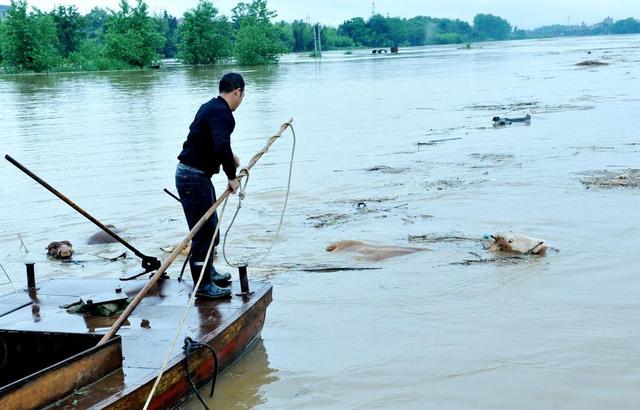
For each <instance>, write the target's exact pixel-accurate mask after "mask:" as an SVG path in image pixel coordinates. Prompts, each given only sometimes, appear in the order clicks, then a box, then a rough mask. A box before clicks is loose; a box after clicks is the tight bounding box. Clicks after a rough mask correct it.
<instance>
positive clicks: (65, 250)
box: [45, 241, 73, 259]
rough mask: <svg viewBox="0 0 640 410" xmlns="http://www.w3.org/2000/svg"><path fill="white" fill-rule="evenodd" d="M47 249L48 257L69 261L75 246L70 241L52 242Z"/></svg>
mask: <svg viewBox="0 0 640 410" xmlns="http://www.w3.org/2000/svg"><path fill="white" fill-rule="evenodd" d="M45 249H46V250H47V255H49V256H51V257H53V258H56V259H69V258H71V255H73V245H71V242H69V241H60V242H51V243H50V244H49V246H47V247H46V248H45Z"/></svg>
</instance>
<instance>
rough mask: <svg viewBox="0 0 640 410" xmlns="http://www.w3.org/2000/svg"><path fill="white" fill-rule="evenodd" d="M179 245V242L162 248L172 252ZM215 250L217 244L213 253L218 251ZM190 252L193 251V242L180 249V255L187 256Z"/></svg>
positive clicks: (164, 250)
mask: <svg viewBox="0 0 640 410" xmlns="http://www.w3.org/2000/svg"><path fill="white" fill-rule="evenodd" d="M178 245H179V244H176V245H171V246H165V247H164V248H160V250H161V251H163V252H166V253H171V252H173V251H174V250H175V249H176V247H177V246H178ZM215 250H216V248H215V246H214V247H213V253H214V254H215V253H216V252H215ZM189 252H191V242H189V243H188V244H187V246H185V247H184V248H182V250H181V251H180V255H183V256H187V255H188V254H189Z"/></svg>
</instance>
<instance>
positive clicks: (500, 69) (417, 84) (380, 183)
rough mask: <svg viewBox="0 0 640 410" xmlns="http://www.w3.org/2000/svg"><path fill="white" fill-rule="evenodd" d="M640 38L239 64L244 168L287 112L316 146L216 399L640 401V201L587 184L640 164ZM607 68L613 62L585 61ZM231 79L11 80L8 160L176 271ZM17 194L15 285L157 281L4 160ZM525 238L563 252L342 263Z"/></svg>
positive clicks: (4, 184)
mask: <svg viewBox="0 0 640 410" xmlns="http://www.w3.org/2000/svg"><path fill="white" fill-rule="evenodd" d="M638 44H640V36H614V37H598V38H578V39H559V40H538V41H520V42H513V43H488V44H481V45H480V46H479V47H478V48H476V49H472V50H459V49H458V48H457V47H455V46H443V47H424V48H415V49H403V50H401V53H400V54H399V55H397V56H392V55H384V56H375V57H372V56H371V55H370V54H369V53H368V52H367V51H366V50H365V51H356V52H354V53H353V54H352V55H345V54H343V53H341V52H331V53H326V54H325V57H324V58H323V60H322V62H314V61H311V60H310V59H309V58H307V57H305V56H297V55H293V56H286V57H285V58H283V61H282V63H281V64H280V65H279V66H277V67H260V68H246V67H240V68H238V69H239V70H241V71H242V72H243V74H244V76H245V78H246V80H247V95H246V98H245V101H244V103H243V105H242V106H241V107H240V109H239V110H238V111H237V113H236V119H237V123H238V125H237V128H236V132H235V133H234V136H233V146H234V149H235V151H236V152H237V153H238V154H239V156H240V158H241V159H243V160H245V161H246V160H248V159H249V157H250V156H251V155H253V153H254V152H256V151H257V150H258V149H260V148H261V147H262V146H263V144H264V141H265V139H266V137H267V136H268V135H270V134H271V133H273V132H274V131H275V130H276V129H277V128H278V126H279V125H280V124H281V122H283V121H284V120H286V119H287V118H289V117H290V116H293V117H294V118H295V123H294V124H295V127H296V131H297V133H298V141H297V142H298V145H297V154H296V157H295V163H294V176H293V184H292V192H291V197H290V200H289V210H288V213H287V217H286V221H285V226H284V228H283V231H282V235H281V238H280V240H279V241H278V242H277V244H276V247H275V248H274V251H273V253H272V254H271V255H270V256H269V258H268V259H267V260H265V261H264V263H263V264H262V265H261V266H252V267H251V268H250V271H251V272H252V276H253V277H254V278H257V279H265V280H266V279H268V280H270V281H271V282H272V283H273V285H274V302H273V304H272V305H271V307H270V308H269V310H268V313H267V322H266V324H265V328H264V331H263V335H262V339H261V340H260V341H259V342H258V344H257V345H256V346H255V348H254V349H253V350H251V351H250V352H249V353H248V354H247V355H246V356H245V357H244V358H243V359H242V360H240V361H239V362H238V363H236V364H235V366H234V367H233V368H231V369H230V370H229V371H227V372H226V373H224V374H223V375H222V376H221V377H220V379H219V381H218V385H217V389H216V397H215V398H214V399H213V400H212V401H211V404H212V405H213V406H214V407H215V408H264V409H282V408H323V409H324V408H416V409H417V408H440V409H445V408H451V409H461V408H492V409H496V408H500V409H512V408H530V409H538V408H571V409H601V408H620V409H622V408H625V409H635V408H638V407H640V390H639V389H638V385H639V384H640V348H639V347H638V340H639V339H640V313H639V312H640V302H639V299H638V295H639V294H640V278H639V276H638V262H639V261H640V256H639V253H638V252H639V251H638V249H640V241H639V239H638V238H640V212H638V204H639V203H640V190H638V189H631V188H624V187H621V188H613V189H611V188H609V189H598V187H593V188H590V189H586V187H585V185H584V184H583V183H581V181H582V179H583V178H584V175H585V173H589V172H592V171H598V172H601V171H610V172H615V173H622V172H625V171H624V170H628V169H637V168H640V163H639V159H640V148H639V145H638V144H639V143H640V133H639V132H638V129H640V116H639V115H638V113H639V112H640V81H639V77H640V66H639V65H638V61H640V48H639V47H638ZM587 51H592V54H590V55H589V54H587ZM594 58H597V59H599V60H602V61H606V62H608V63H610V64H609V65H607V66H598V67H578V66H576V65H575V64H576V63H578V62H580V61H583V60H587V59H594ZM228 69H229V67H218V68H214V69H211V68H171V69H164V70H160V71H153V72H151V71H149V72H124V73H82V74H56V75H37V76H15V77H10V76H0V127H1V131H0V133H1V135H2V137H1V140H0V147H1V148H2V149H1V150H0V151H1V152H0V153H2V154H3V155H4V154H5V153H8V154H11V155H12V156H13V157H14V158H16V159H17V160H18V161H21V162H23V163H24V164H25V165H26V166H28V167H30V168H31V169H32V170H33V171H34V172H36V173H38V174H39V175H40V176H41V177H42V178H44V179H45V180H47V181H48V182H49V183H51V184H52V185H53V186H55V187H57V188H58V189H60V190H61V191H62V192H64V193H65V194H67V195H68V196H69V197H70V198H72V199H73V200H75V201H76V202H77V203H78V204H79V205H81V206H83V207H84V208H85V209H87V210H88V211H89V212H91V213H92V214H94V215H95V216H96V217H98V219H100V220H102V221H103V222H105V223H111V224H114V225H115V226H117V227H118V228H120V229H121V230H122V232H123V233H122V235H123V236H124V237H125V238H126V239H128V240H130V241H131V242H132V243H133V244H134V245H136V246H137V247H139V248H140V249H141V250H142V251H143V252H146V253H149V254H153V255H157V256H163V257H164V256H165V255H163V253H162V252H161V251H160V249H159V248H160V247H165V246H167V245H171V244H174V243H177V242H178V241H179V240H180V239H181V237H182V236H183V235H184V234H185V233H186V229H185V228H186V226H185V223H184V222H183V216H182V214H181V209H180V208H179V206H178V204H177V202H176V201H175V200H174V199H172V198H171V197H169V196H168V195H166V194H165V193H164V192H163V191H162V189H163V188H164V187H168V188H171V189H173V173H174V168H175V164H176V160H175V157H176V155H177V153H178V151H179V149H180V146H181V143H182V141H183V138H184V137H185V135H186V131H187V127H188V125H189V123H190V121H191V119H192V118H193V115H194V113H195V111H196V109H197V107H198V106H199V105H200V104H201V103H203V102H204V101H206V100H207V99H208V98H210V97H211V96H212V95H214V89H215V86H216V79H217V78H218V77H219V76H220V74H221V73H222V72H223V71H225V70H228ZM525 114H531V115H532V120H531V124H530V125H522V124H514V125H511V126H507V127H502V128H495V129H494V128H493V127H491V119H492V117H493V116H495V115H498V116H506V117H510V116H511V117H517V116H521V115H525ZM433 140H439V141H438V143H434V144H426V145H425V144H420V145H419V144H418V143H420V142H422V143H428V142H430V141H433ZM599 147H600V148H602V149H600V148H599ZM603 147H605V148H606V149H604V148H603ZM290 148H291V136H290V134H288V133H287V134H286V136H285V137H284V138H283V139H282V140H280V141H278V142H277V143H276V144H275V145H274V146H273V148H272V149H271V151H270V152H269V153H268V154H267V155H266V156H265V157H264V158H263V159H262V160H261V161H260V163H259V165H258V166H256V168H255V169H254V171H253V173H252V176H251V179H250V182H249V187H248V191H247V193H248V195H247V199H246V200H245V204H244V205H243V208H242V211H241V216H240V217H239V220H238V222H237V224H236V226H235V227H234V229H233V230H232V231H231V233H230V236H229V242H228V244H227V248H228V249H227V250H228V252H229V258H230V259H231V260H232V262H238V261H241V260H248V261H249V262H251V261H252V260H257V259H258V258H260V257H261V255H262V254H263V252H264V251H265V249H266V247H267V246H268V244H269V241H270V239H271V236H272V234H273V232H274V230H275V229H276V226H277V221H278V217H279V211H280V208H279V207H280V206H281V205H282V200H283V195H284V189H285V186H286V171H287V165H288V157H289V154H290ZM391 171H393V172H391ZM214 182H215V184H216V187H217V188H218V189H219V190H221V189H223V188H224V178H221V177H219V176H218V177H216V178H214ZM0 198H1V199H2V205H1V210H2V212H0V264H2V266H3V267H4V269H5V270H6V271H7V273H8V274H9V275H10V277H11V279H12V281H13V282H14V285H13V286H15V287H17V288H21V287H22V286H24V282H25V276H24V267H23V263H24V262H25V261H26V260H33V261H35V262H36V263H37V265H36V266H37V268H36V270H37V275H38V278H47V277H76V278H78V280H82V278H84V277H110V276H119V275H122V274H124V273H126V272H131V271H133V270H135V269H136V268H137V267H138V262H137V261H136V259H135V257H134V256H133V255H132V254H131V253H130V252H129V257H128V258H127V259H125V260H123V261H122V260H121V261H117V262H112V263H109V262H106V261H103V260H101V259H99V258H98V257H97V256H95V255H100V256H117V255H119V254H120V253H122V252H123V251H124V249H123V248H122V247H121V246H119V245H117V244H109V245H92V246H88V245H85V243H84V241H85V240H86V238H87V237H89V236H90V235H91V234H92V233H94V232H95V228H94V227H93V226H92V225H91V224H90V223H89V222H87V221H86V220H84V219H83V218H82V217H80V216H79V215H77V214H76V213H75V212H74V211H73V210H71V209H70V208H68V207H67V206H66V205H64V204H62V203H61V202H60V201H59V200H58V199H56V198H54V197H53V196H52V195H51V194H50V193H48V192H46V191H45V190H43V189H42V188H41V187H39V186H38V185H36V184H35V183H34V182H33V181H31V180H29V179H28V178H27V177H26V176H25V175H23V174H22V173H20V172H19V171H18V170H17V169H15V168H14V167H13V166H11V165H10V164H9V163H7V162H5V161H3V162H2V164H0ZM360 203H364V206H363V205H361V204H360ZM234 209H235V202H232V203H230V205H229V208H228V212H227V216H226V217H225V218H224V220H225V221H226V222H227V223H228V221H229V218H230V216H231V213H230V212H231V211H233V210H234ZM509 230H513V231H516V232H520V233H524V234H528V235H531V236H534V237H537V238H542V239H545V240H546V241H548V242H549V244H550V245H552V246H554V247H556V248H558V249H559V252H557V253H555V252H553V253H550V254H549V255H548V256H547V257H544V258H527V259H526V260H524V261H523V262H519V263H505V264H491V263H482V264H472V265H469V266H464V265H460V264H456V262H460V261H463V260H465V259H475V258H476V256H472V255H471V254H470V252H473V253H476V254H477V255H479V256H481V257H484V258H489V257H491V255H489V254H488V253H487V252H486V251H484V250H483V249H482V246H481V244H480V243H479V242H478V241H476V240H467V241H459V242H456V241H443V242H442V243H424V244H423V245H424V246H425V247H429V248H431V249H433V250H434V251H433V252H421V253H418V254H415V255H411V256H406V257H401V258H395V259H390V260H387V261H383V262H379V263H374V262H369V261H367V260H363V259H361V258H359V257H357V256H355V255H351V254H348V253H327V252H325V251H324V248H325V246H326V245H327V244H328V243H330V242H333V241H336V240H341V239H358V240H370V241H375V242H376V243H380V244H395V245H403V244H406V245H409V244H410V242H409V240H408V238H409V235H412V236H415V235H428V236H429V237H432V236H434V235H436V236H437V235H441V236H459V237H465V238H472V239H475V238H482V236H483V235H484V234H488V233H492V232H496V231H509ZM18 235H20V236H21V237H22V239H23V241H24V243H25V245H26V247H27V249H28V251H29V252H28V253H27V252H25V250H24V248H22V249H21V245H20V241H19V239H18ZM59 240H70V241H71V242H72V243H73V244H74V249H75V251H76V254H75V255H74V259H75V260H76V261H77V263H74V264H67V263H64V264H63V263H60V262H56V261H49V260H48V259H47V258H46V256H45V254H46V252H45V250H44V248H45V247H46V246H47V244H48V243H49V242H51V241H59ZM411 245H416V244H415V243H411ZM181 262H182V259H179V260H178V262H177V263H176V264H175V267H174V268H173V270H172V271H171V274H172V275H173V276H175V275H176V270H177V269H179V266H180V265H181ZM222 265H223V263H222V262H221V261H218V266H222ZM314 267H325V268H326V267H349V268H358V267H376V268H382V269H377V270H350V271H332V270H330V269H329V270H320V271H313V268H314ZM0 274H2V273H1V272H0ZM2 275H3V277H4V274H2ZM5 282H6V279H5ZM1 290H2V291H3V292H11V291H12V285H10V284H5V285H3V286H2V289H1ZM200 407H201V406H200V405H199V404H198V403H197V401H195V400H193V401H190V402H189V403H188V404H187V405H186V406H185V408H188V409H197V408H200Z"/></svg>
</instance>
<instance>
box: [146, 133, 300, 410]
mask: <svg viewBox="0 0 640 410" xmlns="http://www.w3.org/2000/svg"><path fill="white" fill-rule="evenodd" d="M283 125H288V126H289V127H291V132H292V133H293V149H292V151H291V163H290V164H289V181H288V187H287V196H286V198H285V203H284V207H283V209H282V215H281V217H280V226H278V231H277V232H276V237H275V239H274V243H275V240H276V239H277V235H278V234H279V233H280V227H281V226H282V221H283V219H284V211H285V209H286V206H287V201H288V199H289V188H290V186H291V170H292V168H293V154H294V152H295V146H296V145H295V138H296V134H295V131H294V130H293V126H292V125H291V122H285V123H284V124H283ZM278 138H280V136H279V135H273V136H272V137H271V138H270V139H269V143H270V142H272V141H274V140H276V139H278ZM269 143H267V145H266V146H265V148H263V149H262V150H260V151H258V153H256V154H255V155H254V156H253V158H251V161H250V167H251V166H252V165H253V164H255V163H256V162H257V161H258V160H259V159H260V158H261V157H262V156H263V155H264V154H266V153H267V151H268V149H267V148H266V147H268V146H269ZM240 173H244V175H246V178H247V180H246V181H245V184H244V188H246V186H247V181H248V179H249V170H248V169H246V168H243V169H242V170H240ZM244 188H242V191H241V192H240V194H241V195H242V196H241V195H238V198H240V199H239V201H242V199H243V198H244ZM227 202H229V197H228V196H227V198H225V200H224V203H223V204H222V210H221V211H220V217H219V218H218V224H217V225H216V229H215V231H214V232H213V236H212V237H211V243H210V244H209V251H208V252H207V257H206V258H205V260H204V264H203V265H202V269H201V270H200V276H199V277H198V283H196V284H194V288H193V292H192V293H191V297H190V298H189V301H188V302H187V305H186V306H185V309H184V314H183V316H182V320H181V321H180V324H179V326H178V330H177V332H176V335H175V336H174V338H173V341H172V342H171V347H170V348H169V350H168V351H167V354H166V355H165V358H164V362H163V363H162V367H161V368H160V372H159V373H158V377H156V381H155V383H154V384H153V387H152V388H151V391H150V392H149V396H148V397H147V401H146V402H145V404H144V407H143V410H147V409H148V408H149V404H151V399H152V398H153V396H154V395H155V392H156V390H157V389H158V385H159V384H160V379H161V378H162V375H163V374H164V371H165V369H166V368H167V364H168V363H169V360H170V358H171V353H172V352H173V349H174V348H175V346H176V342H177V341H178V336H179V335H180V333H182V329H183V327H184V324H185V322H186V320H187V315H188V314H189V310H190V309H191V307H192V306H193V303H194V301H195V298H196V291H197V289H198V288H199V287H200V283H202V278H203V276H204V270H205V268H206V266H207V264H208V262H209V257H210V256H211V254H212V251H213V244H214V243H215V237H216V236H217V235H218V232H219V231H220V223H221V221H222V217H223V216H224V210H225V209H226V207H227ZM239 210H240V204H238V209H237V210H236V215H234V220H235V217H236V216H237V213H238V211H239ZM232 222H233V221H232ZM228 232H229V229H227V233H228ZM225 241H226V234H225ZM272 248H273V243H272V244H271V247H270V248H269V251H268V252H267V254H266V255H265V256H264V257H265V258H266V256H267V255H268V254H269V253H270V252H271V249H272ZM223 254H224V245H223ZM226 260H227V258H226V256H225V261H226ZM227 263H228V262H227Z"/></svg>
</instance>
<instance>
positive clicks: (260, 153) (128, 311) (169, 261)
mask: <svg viewBox="0 0 640 410" xmlns="http://www.w3.org/2000/svg"><path fill="white" fill-rule="evenodd" d="M292 122H293V118H291V119H290V120H289V121H288V122H286V123H284V124H282V126H280V129H279V130H278V132H276V133H275V134H274V135H273V136H272V137H271V138H269V141H267V145H265V147H264V148H263V149H262V150H260V151H258V153H256V154H255V155H254V156H253V158H251V161H249V165H247V166H246V167H245V168H244V169H245V170H246V171H249V170H250V169H251V168H252V167H253V166H254V165H255V164H256V162H258V160H259V159H260V158H261V157H262V156H263V155H264V154H265V153H266V152H267V151H268V150H269V148H270V147H271V145H272V144H273V143H274V142H275V140H277V139H278V138H280V136H281V135H282V133H283V132H284V131H285V130H286V129H287V128H288V127H289V126H290V125H291V123H292ZM246 175H248V173H247V172H242V171H240V173H239V175H238V180H241V179H242V178H244V177H245V176H246ZM229 194H231V191H230V190H229V188H227V189H226V190H225V191H224V192H223V193H222V195H220V198H218V200H217V201H216V202H214V203H213V205H211V208H209V210H208V211H207V212H205V214H204V215H203V216H202V218H200V220H199V221H198V223H197V224H196V225H195V226H194V227H193V229H191V231H189V233H188V234H187V236H186V237H185V238H184V239H183V240H182V242H180V243H179V244H178V245H177V246H176V248H175V249H174V250H173V252H171V254H170V255H169V257H168V258H167V259H165V260H164V262H162V266H160V268H159V269H158V270H157V272H156V273H154V274H153V276H152V277H151V279H149V282H147V284H146V285H145V286H144V287H143V288H142V289H141V290H140V292H138V294H137V295H136V296H135V297H134V298H133V300H132V301H131V303H129V305H128V306H127V308H126V309H125V310H124V311H123V312H122V314H120V317H118V319H117V320H116V321H115V323H114V324H113V326H111V329H109V331H108V332H107V333H106V334H105V335H104V336H103V337H102V339H100V341H99V342H98V346H100V345H101V344H104V343H106V342H107V341H108V340H109V339H111V338H112V337H113V336H114V335H115V334H116V333H117V332H118V330H119V329H120V327H121V326H122V325H123V324H124V322H125V321H126V320H127V318H129V315H131V313H132V312H133V311H134V310H135V308H136V307H138V305H139V304H140V302H142V299H144V297H145V296H147V293H149V291H150V290H151V288H153V287H154V286H155V284H156V283H157V282H158V280H160V278H161V277H162V275H164V273H165V272H166V270H167V269H168V268H169V266H171V264H172V263H173V261H175V260H176V258H177V257H178V255H180V252H182V249H184V247H185V246H187V244H188V243H189V241H190V240H191V239H193V237H194V236H195V235H196V234H197V233H198V231H200V229H201V228H202V227H203V226H204V224H206V223H207V221H208V220H209V218H211V216H212V215H213V213H214V212H215V211H216V209H218V207H219V206H220V205H221V204H222V203H223V202H224V200H225V199H227V197H228V196H229Z"/></svg>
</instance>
